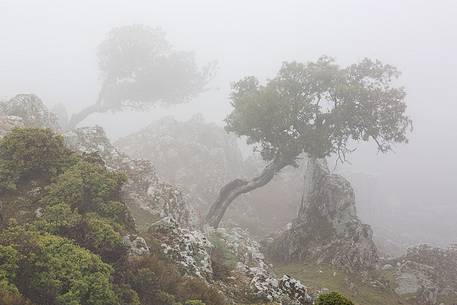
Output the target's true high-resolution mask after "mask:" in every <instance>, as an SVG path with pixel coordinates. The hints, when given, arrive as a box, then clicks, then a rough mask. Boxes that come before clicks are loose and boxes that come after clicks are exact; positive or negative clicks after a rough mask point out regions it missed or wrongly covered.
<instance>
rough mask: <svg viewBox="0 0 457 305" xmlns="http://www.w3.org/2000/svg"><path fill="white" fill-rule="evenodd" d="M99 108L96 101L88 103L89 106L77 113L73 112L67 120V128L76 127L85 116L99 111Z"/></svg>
mask: <svg viewBox="0 0 457 305" xmlns="http://www.w3.org/2000/svg"><path fill="white" fill-rule="evenodd" d="M100 110H101V108H100V105H99V104H98V103H96V104H93V105H90V106H89V107H86V108H84V109H83V110H81V111H80V112H78V113H75V114H73V115H72V116H71V119H70V121H69V122H68V125H67V128H66V129H68V130H71V129H74V128H76V126H77V125H78V124H79V123H80V122H82V121H83V120H84V119H85V118H87V117H88V116H89V115H91V114H92V113H95V112H100Z"/></svg>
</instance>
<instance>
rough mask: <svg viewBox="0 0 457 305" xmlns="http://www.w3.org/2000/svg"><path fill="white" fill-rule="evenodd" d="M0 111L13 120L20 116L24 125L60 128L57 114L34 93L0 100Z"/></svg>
mask: <svg viewBox="0 0 457 305" xmlns="http://www.w3.org/2000/svg"><path fill="white" fill-rule="evenodd" d="M0 113H3V115H4V116H10V118H9V120H13V121H15V120H16V119H15V118H14V117H19V118H21V119H20V120H21V121H22V122H21V124H22V125H23V126H25V127H35V128H51V129H54V130H59V129H60V127H59V124H58V122H57V121H58V120H57V116H56V115H55V114H54V113H52V112H50V111H48V109H47V108H46V106H45V105H44V103H43V102H42V101H41V99H40V98H39V97H37V96H36V95H34V94H18V95H16V96H15V97H13V98H12V99H10V100H9V101H5V102H0ZM0 129H1V127H0Z"/></svg>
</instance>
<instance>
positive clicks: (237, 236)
mask: <svg viewBox="0 0 457 305" xmlns="http://www.w3.org/2000/svg"><path fill="white" fill-rule="evenodd" d="M212 234H213V235H216V236H217V238H218V239H219V240H221V241H223V243H224V246H225V248H226V249H228V250H229V251H230V252H231V253H232V254H233V255H235V256H236V258H237V260H238V263H237V268H236V271H237V272H238V273H240V274H242V275H243V276H244V277H245V278H247V280H248V281H249V287H250V289H251V291H252V292H253V293H254V295H256V297H257V298H259V299H261V300H264V301H268V302H272V301H274V302H281V303H283V304H291V305H293V304H297V305H299V304H312V300H313V298H312V297H311V295H310V294H309V292H308V289H307V288H306V287H305V286H304V285H303V284H302V283H300V281H298V280H296V279H294V278H292V277H290V276H288V275H284V276H283V277H281V278H280V279H278V278H277V277H276V275H275V273H274V272H273V270H272V268H271V266H270V265H269V264H267V263H266V261H265V256H264V255H263V253H262V252H261V246H260V244H259V243H258V242H257V241H255V240H253V239H251V238H250V236H249V234H248V232H247V231H246V230H243V229H241V228H239V227H235V228H231V229H223V228H219V229H217V231H215V232H213V233H212Z"/></svg>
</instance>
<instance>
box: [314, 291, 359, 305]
mask: <svg viewBox="0 0 457 305" xmlns="http://www.w3.org/2000/svg"><path fill="white" fill-rule="evenodd" d="M316 305H354V303H352V301H350V300H349V299H347V298H345V297H344V296H342V295H341V294H339V293H338V292H330V293H325V294H321V295H320V296H319V298H318V299H317V301H316Z"/></svg>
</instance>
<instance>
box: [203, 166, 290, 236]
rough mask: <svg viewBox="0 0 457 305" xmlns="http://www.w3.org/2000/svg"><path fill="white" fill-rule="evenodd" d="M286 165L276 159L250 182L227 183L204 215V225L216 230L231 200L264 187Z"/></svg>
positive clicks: (238, 180)
mask: <svg viewBox="0 0 457 305" xmlns="http://www.w3.org/2000/svg"><path fill="white" fill-rule="evenodd" d="M287 165H289V163H288V162H285V161H281V160H279V159H277V160H274V161H272V162H271V163H270V164H268V165H267V166H266V167H265V168H264V169H263V171H262V173H261V174H260V175H259V176H257V177H255V178H253V179H251V180H243V179H235V180H233V181H231V182H229V183H227V184H226V185H225V186H224V187H222V189H221V190H220V192H219V196H218V197H217V199H216V201H215V202H214V203H213V205H212V206H211V208H210V210H209V212H208V214H207V215H206V223H207V224H208V225H210V226H211V227H213V228H217V227H218V226H219V223H220V222H221V220H222V217H223V216H224V214H225V211H227V208H228V207H229V206H230V204H231V203H232V202H233V200H235V199H236V198H237V197H238V196H239V195H241V194H244V193H248V192H250V191H252V190H255V189H257V188H259V187H262V186H264V185H266V184H267V183H268V182H270V181H271V179H273V177H274V176H275V175H276V174H277V173H278V172H279V171H280V170H281V169H283V168H284V167H285V166H287Z"/></svg>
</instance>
